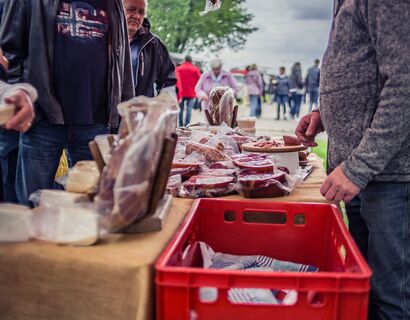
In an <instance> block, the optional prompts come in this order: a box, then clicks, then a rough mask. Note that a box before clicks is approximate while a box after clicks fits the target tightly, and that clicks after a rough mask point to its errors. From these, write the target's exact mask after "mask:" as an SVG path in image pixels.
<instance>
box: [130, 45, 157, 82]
mask: <svg viewBox="0 0 410 320" xmlns="http://www.w3.org/2000/svg"><path fill="white" fill-rule="evenodd" d="M153 40H154V37H152V38H151V39H149V40H148V41H147V42H146V43H145V44H144V45H143V46H142V48H141V49H140V52H139V54H138V60H139V59H140V56H141V55H142V58H143V57H144V54H143V53H142V51H143V50H144V48H145V47H146V46H147V45H148V44H149V43H150V42H152V41H153ZM142 63H143V65H142V72H141V76H144V68H145V66H144V61H142ZM139 69H140V64H139V63H138V65H137V71H136V72H135V77H136V79H138V74H139ZM137 85H138V81H137Z"/></svg>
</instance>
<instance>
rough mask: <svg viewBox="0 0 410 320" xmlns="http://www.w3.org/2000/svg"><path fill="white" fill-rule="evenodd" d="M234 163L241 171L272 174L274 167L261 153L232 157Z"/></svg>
mask: <svg viewBox="0 0 410 320" xmlns="http://www.w3.org/2000/svg"><path fill="white" fill-rule="evenodd" d="M232 160H233V163H234V164H235V165H236V166H237V167H238V168H240V169H249V170H253V171H256V172H267V173H272V172H273V169H274V166H273V162H272V160H271V159H269V158H268V157H267V156H266V155H265V154H261V153H246V154H237V155H235V156H233V157H232Z"/></svg>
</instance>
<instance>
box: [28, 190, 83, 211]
mask: <svg viewBox="0 0 410 320" xmlns="http://www.w3.org/2000/svg"><path fill="white" fill-rule="evenodd" d="M29 200H30V201H31V202H32V203H33V205H34V207H38V206H47V207H58V206H62V205H74V204H78V203H83V202H90V198H89V197H88V195H86V194H80V193H71V192H65V191H63V190H38V191H36V192H34V193H32V194H31V195H30V197H29Z"/></svg>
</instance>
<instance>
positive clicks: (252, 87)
mask: <svg viewBox="0 0 410 320" xmlns="http://www.w3.org/2000/svg"><path fill="white" fill-rule="evenodd" d="M247 69H248V74H247V75H246V78H245V84H246V87H247V88H248V94H249V102H250V116H251V117H256V116H258V111H257V110H258V107H259V99H260V98H261V96H262V94H263V81H262V76H261V74H260V73H259V72H258V68H257V67H256V65H251V66H249V67H248V68H247Z"/></svg>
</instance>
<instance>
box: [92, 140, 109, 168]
mask: <svg viewBox="0 0 410 320" xmlns="http://www.w3.org/2000/svg"><path fill="white" fill-rule="evenodd" d="M88 148H89V149H90V151H91V155H92V156H93V159H94V161H95V162H96V163H97V167H98V171H100V173H102V172H103V169H104V166H105V163H104V159H103V157H102V155H101V152H100V149H99V148H98V145H97V143H96V142H95V141H94V140H92V141H90V143H89V144H88Z"/></svg>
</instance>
